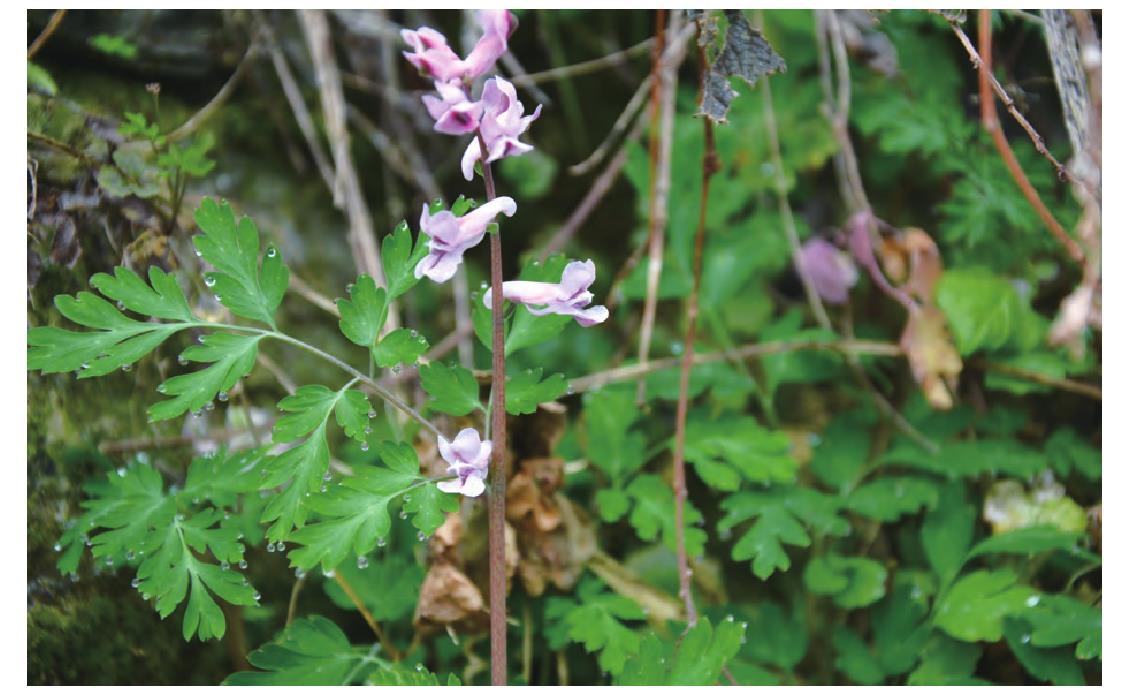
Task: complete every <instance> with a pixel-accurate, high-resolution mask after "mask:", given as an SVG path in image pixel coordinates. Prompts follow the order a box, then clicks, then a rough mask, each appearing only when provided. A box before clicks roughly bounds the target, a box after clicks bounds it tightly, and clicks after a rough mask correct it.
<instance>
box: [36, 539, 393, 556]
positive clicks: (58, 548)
mask: <svg viewBox="0 0 1144 699" xmlns="http://www.w3.org/2000/svg"><path fill="white" fill-rule="evenodd" d="M378 541H380V539H378ZM52 550H53V551H55V552H56V553H59V552H60V551H63V550H64V547H63V545H62V544H60V542H58V541H57V542H56V543H55V544H53V545H52Z"/></svg>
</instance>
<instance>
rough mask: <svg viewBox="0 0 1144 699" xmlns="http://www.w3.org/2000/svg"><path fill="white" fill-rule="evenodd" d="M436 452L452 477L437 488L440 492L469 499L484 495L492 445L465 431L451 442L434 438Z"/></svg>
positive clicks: (472, 430) (470, 428)
mask: <svg viewBox="0 0 1144 699" xmlns="http://www.w3.org/2000/svg"><path fill="white" fill-rule="evenodd" d="M437 450H438V451H439V452H441V458H442V459H444V460H445V461H448V462H449V468H448V469H447V470H448V471H449V473H450V474H452V475H454V476H456V478H454V479H453V480H450V481H441V482H439V483H438V484H437V487H438V488H439V489H441V491H443V492H446V493H460V494H461V495H465V496H467V497H470V498H475V497H477V496H478V495H480V494H481V493H483V492H485V479H486V478H488V476H489V456H490V455H491V454H492V451H493V443H492V442H490V441H489V440H487V439H486V440H483V441H482V440H481V435H480V433H479V432H477V431H476V430H474V429H473V428H472V427H466V428H465V429H463V430H461V431H460V432H458V433H457V436H456V438H455V439H454V440H453V441H452V442H449V440H447V439H445V438H444V437H442V436H439V435H438V437H437Z"/></svg>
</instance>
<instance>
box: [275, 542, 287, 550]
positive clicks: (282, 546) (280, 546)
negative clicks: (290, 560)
mask: <svg viewBox="0 0 1144 699" xmlns="http://www.w3.org/2000/svg"><path fill="white" fill-rule="evenodd" d="M274 548H276V549H277V550H278V553H282V552H283V551H285V550H286V542H285V541H279V542H278V545H277V546H275V547H274Z"/></svg>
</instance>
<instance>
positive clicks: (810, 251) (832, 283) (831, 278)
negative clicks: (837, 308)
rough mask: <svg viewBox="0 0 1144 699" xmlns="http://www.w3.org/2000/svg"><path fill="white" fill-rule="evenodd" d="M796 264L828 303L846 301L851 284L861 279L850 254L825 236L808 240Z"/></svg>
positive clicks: (799, 253)
mask: <svg viewBox="0 0 1144 699" xmlns="http://www.w3.org/2000/svg"><path fill="white" fill-rule="evenodd" d="M796 263H797V264H798V265H799V267H801V268H802V272H803V274H805V275H806V277H807V280H809V281H810V283H811V284H812V285H813V286H814V290H815V291H817V292H818V295H819V296H821V297H822V300H823V301H826V302H828V303H846V298H847V296H848V295H849V291H850V287H852V286H854V285H855V284H856V283H857V282H858V268H857V267H855V266H854V262H853V261H852V260H851V259H850V256H849V255H847V254H846V253H844V252H842V251H841V250H839V249H838V248H836V247H834V246H833V245H831V244H830V243H828V242H826V241H825V240H823V239H822V238H811V239H810V240H808V241H807V242H806V244H805V245H803V246H802V248H801V249H800V250H799V251H798V256H797V259H796Z"/></svg>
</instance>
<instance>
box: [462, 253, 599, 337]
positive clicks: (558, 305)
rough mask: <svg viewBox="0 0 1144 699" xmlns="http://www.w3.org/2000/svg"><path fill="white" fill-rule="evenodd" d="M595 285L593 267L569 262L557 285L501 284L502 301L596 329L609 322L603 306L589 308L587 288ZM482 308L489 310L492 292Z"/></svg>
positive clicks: (531, 283)
mask: <svg viewBox="0 0 1144 699" xmlns="http://www.w3.org/2000/svg"><path fill="white" fill-rule="evenodd" d="M594 281H596V265H595V264H594V263H593V262H592V261H591V260H587V261H585V262H569V263H568V264H567V265H566V266H565V267H564V274H563V275H562V276H561V277H560V283H559V284H551V283H548V282H528V281H512V282H505V283H504V297H505V298H506V299H508V300H509V301H515V302H516V303H523V304H524V305H525V308H527V309H528V311H529V313H532V314H533V315H538V316H544V315H548V314H549V313H556V314H558V315H564V316H572V317H573V318H575V319H576V322H577V323H579V324H580V325H582V326H584V327H588V326H589V325H597V324H599V323H603V322H604V321H605V320H607V319H608V309H607V308H604V307H603V306H592V307H591V308H589V307H588V304H590V303H592V292H590V291H588V287H589V286H590V285H591V284H592V282H594ZM484 300H485V306H486V307H488V308H492V305H493V290H492V289H489V290H488V291H486V292H485V299H484Z"/></svg>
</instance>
